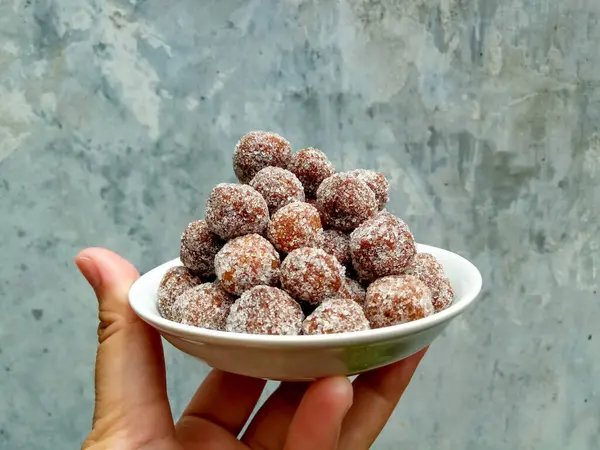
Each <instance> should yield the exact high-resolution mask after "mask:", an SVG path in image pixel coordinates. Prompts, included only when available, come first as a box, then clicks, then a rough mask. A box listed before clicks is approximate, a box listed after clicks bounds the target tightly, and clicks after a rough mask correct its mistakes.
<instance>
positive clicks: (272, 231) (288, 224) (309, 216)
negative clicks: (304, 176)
mask: <svg viewBox="0 0 600 450" xmlns="http://www.w3.org/2000/svg"><path fill="white" fill-rule="evenodd" d="M267 236H268V237H269V240H270V241H271V242H272V243H273V245H274V246H275V247H276V248H277V250H279V251H281V252H283V253H289V252H291V251H292V250H296V249H297V248H301V247H318V246H320V245H321V243H322V240H323V228H322V227H321V218H320V216H319V212H318V211H317V209H316V208H315V207H314V206H311V205H309V204H308V203H303V202H294V203H290V204H289V205H286V206H284V207H283V208H281V209H280V210H279V211H277V212H276V213H275V214H274V215H273V217H272V218H271V223H270V224H269V229H268V232H267Z"/></svg>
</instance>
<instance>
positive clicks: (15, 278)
mask: <svg viewBox="0 0 600 450" xmlns="http://www.w3.org/2000/svg"><path fill="white" fill-rule="evenodd" d="M599 15H600V3H599V2H597V1H596V0H588V1H585V0H564V1H558V0H556V1H552V0H503V1H499V0H479V1H476V0H402V1H400V0H352V1H350V0H341V1H336V2H334V1H321V2H318V1H316V0H313V1H304V0H287V1H278V0H250V1H245V0H226V1H224V0H223V1H216V0H215V1H210V2H208V1H207V2H199V1H196V0H177V1H165V0H147V1H143V0H6V1H2V2H0V255H1V262H0V298H1V303H0V399H1V401H0V448H2V449H11V450H13V449H15V450H16V449H33V448H35V449H58V448H77V447H78V445H79V443H80V442H81V440H82V439H83V437H84V435H85V434H86V432H87V430H88V428H89V425H90V418H91V408H92V401H93V386H92V370H93V361H94V349H95V338H96V331H95V327H96V320H95V315H96V311H95V309H94V308H95V303H94V299H93V298H92V296H91V293H90V291H89V289H88V287H87V286H86V285H85V283H84V281H83V279H81V278H80V277H79V276H78V275H77V272H76V270H75V267H74V266H73V264H72V263H71V260H72V257H73V256H74V255H75V253H76V252H77V251H78V250H79V249H81V248H82V247H84V246H88V245H102V246H107V247H109V248H111V249H114V250H116V251H118V252H119V253H121V254H122V255H124V256H125V257H127V258H129V259H130V260H131V261H133V262H134V263H135V264H136V265H137V266H138V267H139V268H140V269H141V270H147V269H149V268H151V267H153V266H155V265H156V264H158V263H160V262H162V261H164V260H166V259H168V258H171V257H173V256H174V255H175V254H176V253H177V245H178V237H179V233H180V232H181V230H182V229H183V227H184V226H185V225H186V224H187V222H189V221H190V220H192V219H194V218H196V217H199V216H200V215H201V214H202V211H203V204H204V200H205V198H206V194H207V192H208V191H209V189H210V188H211V187H212V186H213V185H214V184H215V183H217V182H219V181H226V180H231V179H233V175H232V170H231V167H230V155H231V152H232V150H233V146H234V144H235V142H236V141H237V139H238V138H239V137H240V136H241V135H242V134H244V133H245V132H246V131H248V130H251V129H270V130H275V131H279V132H280V133H282V134H283V135H285V136H286V137H288V138H289V139H290V140H291V142H292V143H293V144H294V146H295V147H296V148H300V147H302V146H307V145H313V146H318V147H320V148H322V149H323V150H325V151H326V152H328V153H329V155H331V158H332V159H333V161H334V162H335V163H336V165H337V167H338V168H339V169H350V168H354V167H372V168H375V169H380V170H382V171H383V172H385V173H386V174H387V175H388V176H389V178H390V180H391V182H392V185H393V192H392V202H391V209H392V210H393V211H395V212H397V213H398V214H400V215H401V216H402V217H404V218H405V219H406V220H407V221H408V222H409V223H410V224H411V225H412V229H413V231H414V232H415V234H416V236H417V238H418V240H419V241H421V242H424V243H430V244H433V245H439V246H443V247H447V248H449V249H451V250H454V251H457V252H459V253H461V254H463V255H466V256H468V257H469V258H471V259H472V260H473V261H474V262H475V263H476V264H478V266H479V267H480V268H481V270H482V272H483V275H484V278H485V292H484V294H483V301H482V302H481V303H480V304H479V306H478V307H477V308H475V309H474V310H472V311H471V312H469V313H468V314H466V315H465V316H464V317H462V318H461V319H460V320H457V321H456V322H455V323H454V324H453V325H452V326H451V327H450V328H449V329H448V330H447V332H446V333H445V335H444V336H443V337H442V338H440V339H439V341H437V342H436V344H435V345H434V346H433V348H432V349H431V352H430V353H429V354H428V356H427V357H426V359H425V361H424V363H423V365H422V366H421V368H420V369H419V372H418V375H417V376H416V380H415V382H414V383H413V384H412V385H411V387H410V389H409V391H408V393H407V395H406V397H405V398H404V400H403V401H402V404H401V405H400V407H399V408H398V410H397V412H396V414H395V415H394V416H393V419H392V421H391V422H390V424H389V426H388V428H387V429H386V430H385V431H384V433H383V434H382V435H381V437H380V439H379V441H378V442H377V444H376V446H375V448H378V449H399V448H411V449H433V448H435V449H439V450H450V449H452V450H480V449H484V450H485V449H494V450H495V449H552V450H553V449H556V450H564V449H576V450H579V449H596V448H598V441H599V440H600V431H599V429H600V406H599V401H600V392H599V390H598V380H599V379H600V345H599V343H600V333H598V331H597V328H598V324H599V323H600V321H599V319H600V306H599V300H600V293H598V292H597V289H598V288H597V285H598V277H599V275H598V271H599V270H600V254H599V252H598V247H599V228H600V225H599V215H600V214H599V202H600V187H599V184H598V180H599V175H600V133H599V126H600V25H599V23H598V20H599ZM167 358H168V377H169V382H170V388H169V389H170V395H171V398H172V400H173V405H174V411H175V412H176V413H179V412H180V411H181V410H182V408H183V406H184V404H185V402H186V401H187V399H188V397H189V396H190V395H191V393H192V392H193V390H194V389H195V387H196V386H197V384H198V383H199V382H200V381H201V380H202V377H203V376H204V374H205V373H206V368H205V367H204V366H202V365H201V364H200V363H198V362H196V361H192V360H190V359H188V358H186V357H184V356H182V355H180V354H177V353H176V352H175V351H173V350H172V349H170V348H169V349H168V351H167Z"/></svg>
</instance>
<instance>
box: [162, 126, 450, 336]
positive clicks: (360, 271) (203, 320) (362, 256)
mask: <svg viewBox="0 0 600 450" xmlns="http://www.w3.org/2000/svg"><path fill="white" fill-rule="evenodd" d="M233 168H234V171H235V175H236V176H237V178H238V180H239V182H240V183H239V184H219V185H217V186H216V187H215V188H214V189H213V190H212V192H211V193H210V195H209V198H208V200H207V203H206V214H205V218H204V219H203V220H198V221H195V222H192V223H190V224H189V225H188V226H187V228H186V229H185V231H184V232H183V235H182V237H181V251H180V259H181V263H182V264H183V265H181V266H176V267H172V268H170V269H169V270H168V271H167V272H166V274H165V275H164V277H163V279H162V281H161V283H160V286H159V289H158V309H159V311H160V314H161V315H162V316H163V317H165V318H167V319H169V320H172V321H176V322H180V323H184V324H188V325H193V326H197V327H202V328H208V329H213V330H221V331H228V332H237V333H252V334H270V335H297V334H304V335H310V334H329V333H344V332H352V331H361V330H368V329H370V328H381V327H387V326H391V325H396V324H400V323H405V322H409V321H412V320H416V319H420V318H423V317H426V316H429V315H431V314H434V313H435V312H437V311H441V310H442V309H444V308H446V307H448V306H449V305H450V303H451V302H452V300H453V296H454V293H453V291H452V287H451V286H450V282H449V281H448V278H447V277H446V276H445V274H444V270H443V268H442V266H441V265H440V263H439V262H438V261H437V260H436V259H435V258H434V257H433V256H432V255H430V254H427V253H417V252H416V247H415V241H414V238H413V236H412V234H411V232H410V231H409V229H408V226H407V225H406V224H405V223H404V222H403V221H402V220H401V219H399V218H397V217H395V216H394V215H392V214H390V213H389V212H388V211H386V210H385V205H386V203H387V201H388V195H389V182H388V181H387V179H386V178H385V176H384V175H382V174H381V173H378V172H375V171H372V170H364V169H358V170H353V171H350V172H342V173H336V171H335V169H334V167H333V165H332V164H331V162H330V161H329V160H328V158H327V156H326V155H325V154H324V153H323V152H321V151H320V150H318V149H316V148H305V149H302V150H300V151H298V152H296V153H293V152H292V148H291V146H290V143H289V142H288V141H287V140H285V139H284V138H283V137H281V136H279V135H278V134H276V133H269V132H264V131H255V132H251V133H248V134H247V135H245V136H244V137H242V138H241V139H240V141H239V142H238V144H237V146H236V148H235V152H234V155H233Z"/></svg>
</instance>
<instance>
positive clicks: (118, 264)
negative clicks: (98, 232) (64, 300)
mask: <svg viewBox="0 0 600 450" xmlns="http://www.w3.org/2000/svg"><path fill="white" fill-rule="evenodd" d="M75 264H76V265H77V267H78V268H79V270H80V271H81V273H82V274H83V276H84V277H85V278H86V279H87V280H88V282H89V283H90V285H91V286H92V288H93V289H94V291H95V293H96V297H97V298H98V311H99V319H100V324H99V326H98V342H99V345H98V353H97V357H96V373H95V384H96V403H95V408H94V429H93V431H92V435H94V434H95V435H96V436H90V438H91V440H97V439H105V438H108V437H115V436H107V434H111V435H113V434H115V433H118V434H123V433H126V434H128V437H129V438H132V439H133V440H135V441H137V440H138V439H142V440H145V441H146V442H148V440H152V439H155V438H162V437H165V436H168V435H170V434H172V433H173V422H172V420H171V412H170V408H169V403H168V400H167V394H166V381H165V368H164V359H163V352H162V344H161V341H160V336H159V335H158V333H157V332H156V331H155V330H153V329H152V328H151V327H150V326H148V325H147V324H146V323H144V322H143V321H142V320H141V319H139V318H138V317H137V316H136V314H135V313H134V312H133V310H132V309H131V307H130V306H129V302H128V294H129V288H130V287H131V285H132V284H133V282H134V281H135V280H136V279H137V278H138V277H139V275H138V272H137V271H136V269H135V268H134V267H133V266H132V265H131V264H130V263H129V262H127V261H125V260H124V259H123V258H121V257H120V256H118V255H116V254H115V253H112V252H110V251H108V250H104V249H100V248H89V249H86V250H84V251H82V252H81V253H80V254H79V255H77V257H76V258H75ZM142 417H143V420H140V419H141V418H142ZM132 433H133V434H134V435H135V436H132V435H130V434H132Z"/></svg>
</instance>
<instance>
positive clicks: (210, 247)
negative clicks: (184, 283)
mask: <svg viewBox="0 0 600 450" xmlns="http://www.w3.org/2000/svg"><path fill="white" fill-rule="evenodd" d="M222 246H223V242H222V241H221V239H219V237H218V236H217V235H216V234H214V233H212V232H211V231H210V230H209V229H208V225H206V222H205V221H204V220H197V221H195V222H192V223H190V224H189V225H188V226H187V228H186V229H185V231H184V232H183V235H182V236H181V248H180V253H179V254H180V259H181V262H182V263H183V265H184V266H186V267H187V268H188V269H190V270H191V271H192V272H194V273H196V274H197V275H199V276H201V277H209V276H211V275H214V273H215V255H216V254H217V252H218V251H219V249H220V248H221V247H222Z"/></svg>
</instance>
